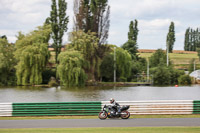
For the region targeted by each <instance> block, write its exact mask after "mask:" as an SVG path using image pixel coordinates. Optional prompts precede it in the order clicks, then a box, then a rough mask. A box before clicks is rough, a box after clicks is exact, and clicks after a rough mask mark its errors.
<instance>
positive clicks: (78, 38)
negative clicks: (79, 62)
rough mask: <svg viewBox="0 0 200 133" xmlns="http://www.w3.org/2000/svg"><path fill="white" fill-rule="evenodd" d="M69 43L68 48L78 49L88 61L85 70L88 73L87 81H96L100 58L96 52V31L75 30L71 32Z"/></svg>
mask: <svg viewBox="0 0 200 133" xmlns="http://www.w3.org/2000/svg"><path fill="white" fill-rule="evenodd" d="M70 39H71V44H70V45H69V48H73V49H74V50H77V51H80V52H81V53H82V54H83V58H84V59H85V60H86V61H87V62H88V63H87V66H86V68H85V72H86V73H87V75H88V81H96V80H97V78H98V76H99V66H100V63H101V59H100V58H99V56H98V54H97V49H98V38H97V37H96V33H94V32H90V31H89V32H88V33H85V32H83V31H77V32H72V33H71V37H70Z"/></svg>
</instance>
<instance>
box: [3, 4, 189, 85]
mask: <svg viewBox="0 0 200 133" xmlns="http://www.w3.org/2000/svg"><path fill="white" fill-rule="evenodd" d="M66 9H67V3H66V2H65V0H52V5H51V12H50V17H48V18H47V19H46V21H45V23H44V25H43V26H40V27H38V28H37V29H35V30H33V31H31V32H30V33H28V34H23V33H21V32H19V34H18V35H17V41H16V43H15V45H12V44H10V43H8V41H7V37H6V36H1V37H0V76H1V77H2V78H1V79H0V84H3V85H10V84H12V85H15V84H17V85H38V84H42V83H47V82H48V81H49V80H50V77H52V76H54V77H56V76H57V77H56V79H57V81H60V84H61V85H66V86H83V85H85V84H87V83H95V82H99V81H105V82H108V81H111V82H112V81H113V76H114V74H113V73H114V72H113V70H114V69H115V68H116V72H117V74H116V79H117V81H118V82H119V81H122V82H126V81H135V80H136V77H135V75H137V74H141V73H145V71H146V69H147V63H146V59H144V58H141V57H139V56H138V43H137V40H138V33H139V29H138V21H137V20H134V21H131V22H130V25H129V31H128V35H127V41H126V42H125V43H124V44H123V45H122V46H121V47H117V46H115V45H108V44H107V43H106V40H107V38H108V31H109V25H110V20H109V15H110V6H109V5H108V0H74V14H75V18H74V31H72V32H71V33H70V34H69V40H70V43H69V44H68V45H67V46H66V48H65V51H62V52H61V46H62V43H63V42H62V38H63V35H64V33H65V32H66V31H67V24H68V22H69V20H68V16H67V15H66ZM174 34H175V32H174V24H173V23H171V25H170V28H169V33H168V36H167V44H169V46H170V48H171V49H173V44H174V41H175V36H174ZM50 39H52V40H53V47H54V50H55V64H56V65H55V66H56V69H54V68H47V64H48V63H49V60H50V56H51V54H50V52H49V51H48V44H49V40H50ZM115 50H116V51H115ZM114 52H115V53H114ZM114 55H116V60H114ZM149 61H150V67H151V73H152V74H153V75H154V77H153V78H154V81H155V83H156V84H162V85H168V84H175V83H178V78H179V77H180V76H181V75H183V73H182V72H180V71H178V70H175V69H174V68H173V66H172V65H170V66H169V67H167V66H166V54H165V53H163V51H162V50H157V51H156V53H155V54H153V56H152V57H151V58H150V59H149ZM114 64H116V67H115V68H114ZM170 64H171V63H170ZM186 78H187V77H186ZM183 79H185V77H183ZM57 81H56V80H55V82H57Z"/></svg>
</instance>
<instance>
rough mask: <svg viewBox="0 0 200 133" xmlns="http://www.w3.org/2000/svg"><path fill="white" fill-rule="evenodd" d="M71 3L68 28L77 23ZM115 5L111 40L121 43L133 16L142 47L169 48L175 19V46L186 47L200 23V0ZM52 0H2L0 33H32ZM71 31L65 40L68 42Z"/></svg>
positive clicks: (114, 0) (128, 0)
mask: <svg viewBox="0 0 200 133" xmlns="http://www.w3.org/2000/svg"><path fill="white" fill-rule="evenodd" d="M66 1H67V3H68V9H67V15H68V16H69V18H70V22H69V24H68V28H69V29H68V32H71V31H72V27H73V0H66ZM109 5H110V6H111V14H110V21H111V23H110V31H109V39H108V43H109V44H115V45H118V46H121V45H122V44H123V43H125V42H126V41H127V33H128V27H129V24H130V21H131V20H134V19H137V20H138V28H139V35H138V46H139V48H140V49H158V48H162V49H165V44H166V36H167V33H168V29H169V25H170V23H171V21H173V22H174V23H175V31H176V42H175V46H174V49H176V50H182V49H183V45H184V34H185V30H186V29H187V28H188V27H192V28H194V29H196V28H197V27H200V0H109ZM50 8H51V0H0V35H6V36H7V37H8V40H9V42H13V43H14V42H15V41H16V37H15V36H16V35H17V33H18V32H19V31H22V32H23V33H28V32H30V31H32V30H34V29H35V28H36V27H37V26H40V25H42V24H43V23H44V21H45V19H46V18H47V17H48V16H49V15H50V10H51V9H50ZM67 41H68V39H67V33H66V34H65V36H64V42H67Z"/></svg>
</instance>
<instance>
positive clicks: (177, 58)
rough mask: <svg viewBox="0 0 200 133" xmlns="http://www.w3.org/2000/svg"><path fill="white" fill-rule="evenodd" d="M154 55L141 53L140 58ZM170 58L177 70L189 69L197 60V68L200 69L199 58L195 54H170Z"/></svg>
mask: <svg viewBox="0 0 200 133" xmlns="http://www.w3.org/2000/svg"><path fill="white" fill-rule="evenodd" d="M152 54H153V53H139V56H140V57H143V58H149V57H151V55H152ZM169 58H170V60H171V61H172V63H173V65H174V66H175V67H176V68H180V69H188V67H189V64H190V63H191V61H192V60H193V59H195V62H196V67H197V68H200V61H199V57H198V55H197V54H195V53H170V54H169Z"/></svg>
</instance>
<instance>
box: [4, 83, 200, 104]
mask: <svg viewBox="0 0 200 133" xmlns="http://www.w3.org/2000/svg"><path fill="white" fill-rule="evenodd" d="M111 97H113V98H115V99H116V100H118V101H129V100H195V99H196V100H199V99H200V86H198V85H197V86H184V87H173V86H172V87H153V86H137V87H95V86H93V87H83V88H77V87H71V88H66V87H51V88H46V87H30V86H23V87H22V86H17V87H1V88H0V102H1V103H2V102H68V101H107V100H109V99H110V98H111Z"/></svg>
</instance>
